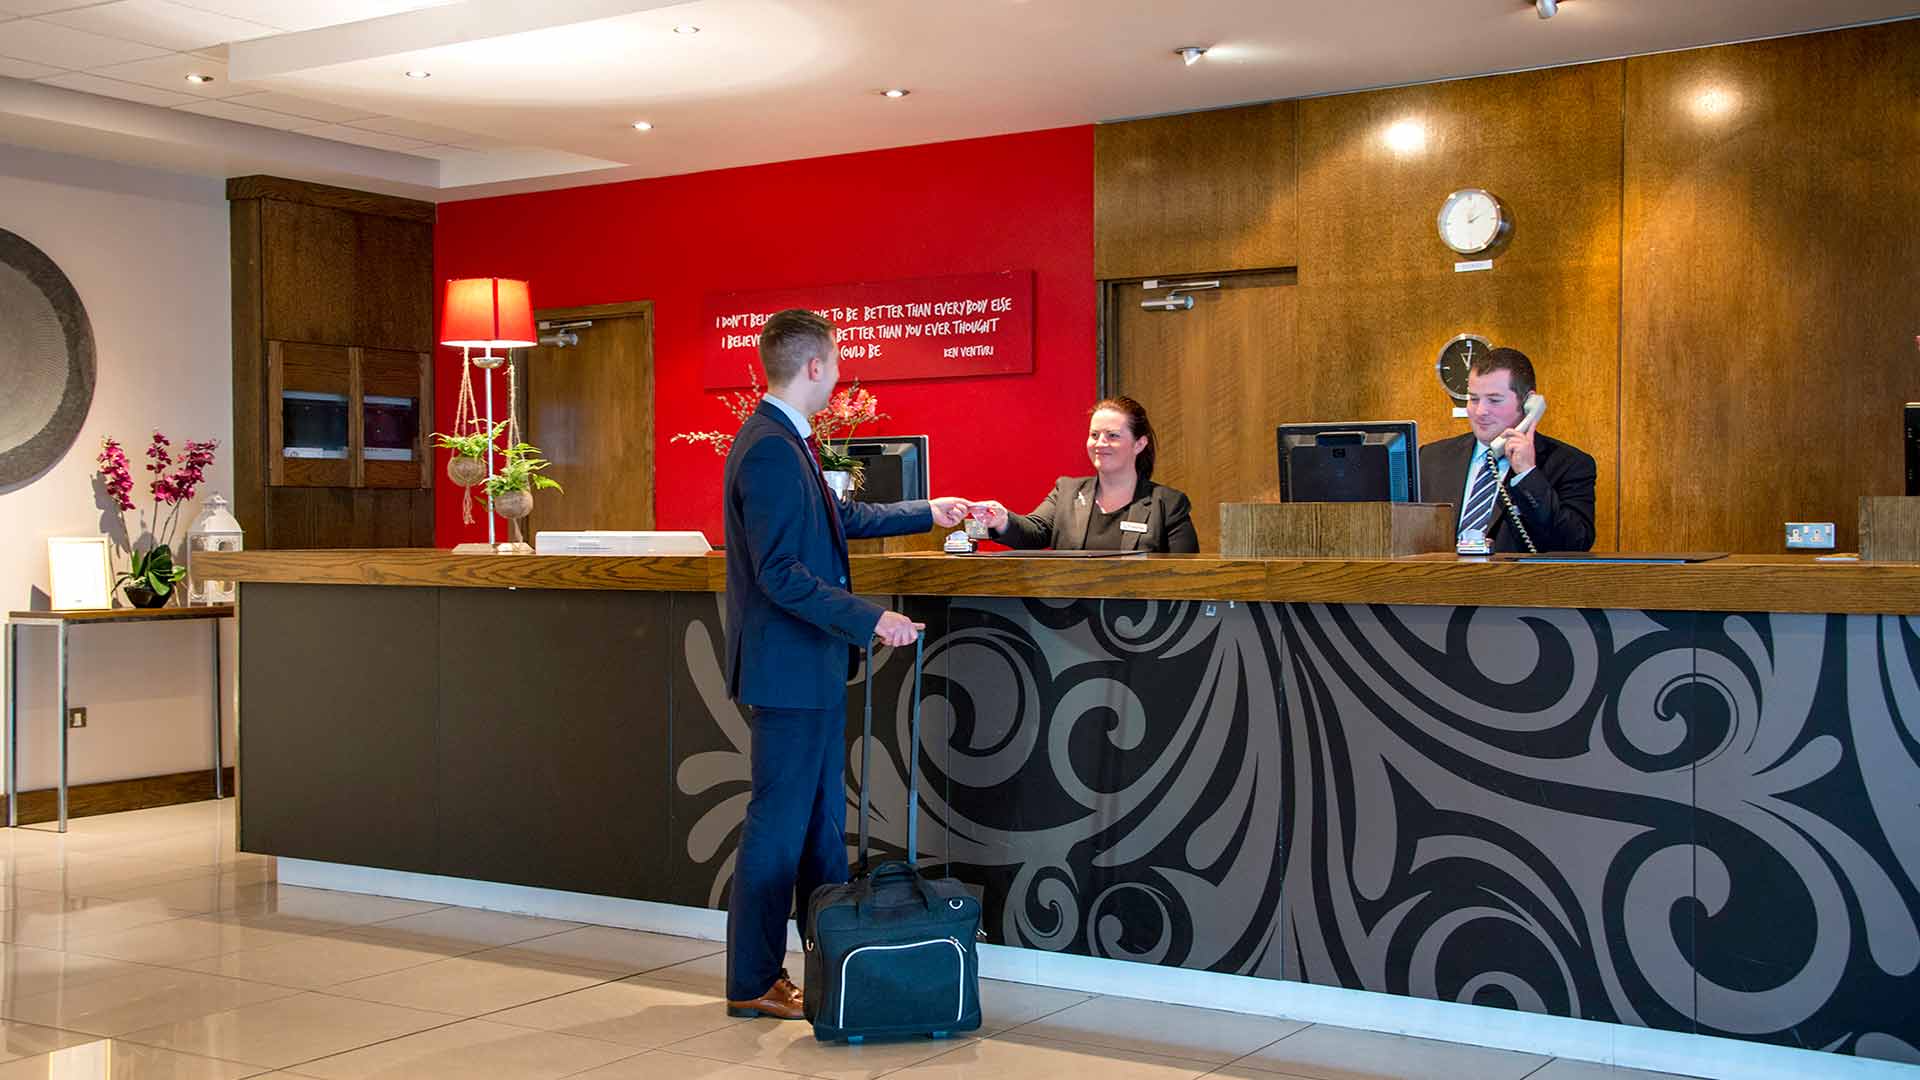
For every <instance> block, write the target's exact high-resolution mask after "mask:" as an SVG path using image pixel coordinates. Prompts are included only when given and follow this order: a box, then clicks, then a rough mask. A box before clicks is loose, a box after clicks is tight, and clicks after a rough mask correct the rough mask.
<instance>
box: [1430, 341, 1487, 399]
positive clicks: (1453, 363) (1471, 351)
mask: <svg viewBox="0 0 1920 1080" xmlns="http://www.w3.org/2000/svg"><path fill="white" fill-rule="evenodd" d="M1492 351H1493V344H1492V343H1491V342H1489V341H1488V340H1487V339H1486V338H1483V337H1481V336H1480V335H1478V334H1455V335H1454V336H1453V338H1452V339H1450V340H1449V341H1448V342H1447V343H1446V345H1444V346H1443V347H1442V348H1441V349H1440V361H1439V362H1438V363H1436V364H1434V370H1435V371H1437V372H1439V373H1440V385H1441V386H1444V387H1446V388H1447V393H1449V394H1451V395H1453V400H1455V401H1458V402H1461V403H1463V404H1464V403H1465V402H1466V400H1467V371H1468V369H1470V368H1472V367H1473V362H1474V361H1475V360H1478V359H1480V358H1481V357H1483V356H1485V355H1487V354H1488V353H1490V352H1492Z"/></svg>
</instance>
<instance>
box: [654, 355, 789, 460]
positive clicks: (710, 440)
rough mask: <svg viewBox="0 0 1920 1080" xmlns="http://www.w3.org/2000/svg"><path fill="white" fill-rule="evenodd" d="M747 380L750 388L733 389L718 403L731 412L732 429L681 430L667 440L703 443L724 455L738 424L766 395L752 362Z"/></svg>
mask: <svg viewBox="0 0 1920 1080" xmlns="http://www.w3.org/2000/svg"><path fill="white" fill-rule="evenodd" d="M747 381H748V383H749V384H750V385H751V386H752V389H751V390H735V391H734V392H733V393H731V394H727V395H726V396H724V397H722V398H721V399H720V404H722V405H724V406H726V408H727V411H728V412H730V413H732V414H733V423H734V430H733V431H683V432H681V433H680V434H678V435H675V436H674V437H673V438H671V439H669V440H667V441H668V442H686V443H705V444H707V445H708V446H711V447H713V452H714V453H716V454H719V455H720V456H721V457H726V456H727V452H728V451H729V450H732V449H733V436H734V434H735V433H736V432H738V431H739V429H740V425H741V424H744V423H746V422H747V417H749V416H752V415H753V414H754V410H756V409H758V408H760V399H761V398H763V397H766V396H767V391H766V390H765V388H763V387H762V386H761V385H760V377H759V376H758V375H755V374H754V373H753V365H752V364H748V365H747Z"/></svg>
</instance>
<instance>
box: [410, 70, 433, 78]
mask: <svg viewBox="0 0 1920 1080" xmlns="http://www.w3.org/2000/svg"><path fill="white" fill-rule="evenodd" d="M407 78H409V79H431V78H433V72H431V71H421V70H420V69H419V68H414V69H413V70H412V71H409V72H407Z"/></svg>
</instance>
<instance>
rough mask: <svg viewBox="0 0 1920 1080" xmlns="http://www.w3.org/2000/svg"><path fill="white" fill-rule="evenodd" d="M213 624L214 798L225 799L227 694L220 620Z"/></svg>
mask: <svg viewBox="0 0 1920 1080" xmlns="http://www.w3.org/2000/svg"><path fill="white" fill-rule="evenodd" d="M207 621H208V622H210V623H212V624H213V797H214V798H216V799H224V798H226V797H227V793H226V791H225V790H224V789H223V787H222V783H221V779H220V768H221V765H222V764H223V763H222V761H221V759H222V758H223V757H225V756H226V755H224V754H223V753H221V748H220V735H221V731H220V699H221V698H222V697H225V696H226V695H225V692H224V691H222V690H221V688H220V620H219V619H208V620H207Z"/></svg>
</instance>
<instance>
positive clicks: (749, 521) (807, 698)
mask: <svg viewBox="0 0 1920 1080" xmlns="http://www.w3.org/2000/svg"><path fill="white" fill-rule="evenodd" d="M725 476H726V480H725V485H726V486H725V496H724V498H725V502H726V506H725V511H726V529H727V532H726V545H727V693H728V694H729V695H730V696H731V697H732V698H733V699H734V700H735V701H738V702H739V703H741V704H742V705H774V706H780V707H783V708H791V709H828V708H832V707H834V706H835V705H837V704H839V703H840V702H841V701H843V700H844V699H845V697H846V692H847V688H846V677H847V664H848V660H849V653H848V647H849V646H850V645H865V644H866V642H867V639H869V638H871V637H872V636H873V628H874V627H875V626H876V625H877V624H878V623H879V622H880V614H881V612H882V611H883V610H884V609H883V608H881V607H880V605H878V604H875V603H872V602H870V601H867V600H862V599H860V598H859V597H857V596H855V595H853V594H852V593H850V592H848V591H847V580H848V576H849V570H848V567H847V538H848V537H854V538H856V539H858V538H862V537H869V536H899V535H903V534H906V533H916V532H925V531H927V530H928V529H931V528H933V509H932V506H931V505H930V504H928V503H927V502H926V501H924V500H920V501H913V502H899V503H886V504H879V503H863V502H845V503H842V502H839V501H838V500H830V499H829V498H828V497H827V494H826V491H825V489H824V488H823V487H822V485H821V482H820V471H819V469H818V468H817V467H816V466H815V465H814V459H813V456H812V455H811V454H809V453H808V452H807V447H806V444H805V443H803V442H801V441H800V433H799V432H798V431H797V430H795V429H794V426H793V424H792V422H791V421H789V420H788V419H787V418H786V416H785V414H783V413H781V411H780V410H779V409H778V408H776V407H775V406H773V405H770V404H768V403H766V402H764V401H763V402H761V403H760V408H759V409H757V410H755V412H754V414H753V415H752V416H750V417H748V418H747V422H746V423H745V424H743V425H741V427H740V434H738V435H736V436H735V437H734V440H733V450H732V451H731V452H730V453H728V454H727V468H726V474H725Z"/></svg>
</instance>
